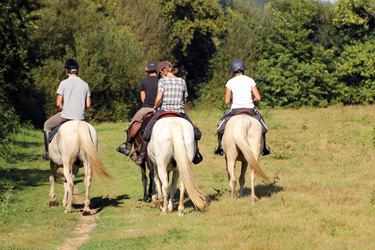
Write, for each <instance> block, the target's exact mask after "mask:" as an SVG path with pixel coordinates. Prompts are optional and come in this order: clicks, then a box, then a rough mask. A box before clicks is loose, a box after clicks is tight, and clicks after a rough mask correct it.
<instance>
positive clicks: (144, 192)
mask: <svg viewBox="0 0 375 250" xmlns="http://www.w3.org/2000/svg"><path fill="white" fill-rule="evenodd" d="M141 173H142V184H143V202H147V174H146V165H145V163H142V165H141Z"/></svg>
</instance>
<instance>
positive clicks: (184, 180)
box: [147, 117, 209, 215]
mask: <svg viewBox="0 0 375 250" xmlns="http://www.w3.org/2000/svg"><path fill="white" fill-rule="evenodd" d="M147 151H148V155H149V157H150V159H151V161H152V162H153V164H154V170H155V184H156V186H157V189H158V200H159V202H161V201H163V203H162V206H161V207H162V214H163V215H165V214H167V213H168V211H169V212H171V211H172V210H173V199H174V194H175V191H176V185H177V180H178V178H180V200H179V206H178V212H179V215H183V214H184V194H185V191H186V192H187V193H188V195H189V198H190V199H191V201H192V202H193V204H194V206H195V207H197V208H198V209H199V210H201V211H203V210H204V209H205V208H206V207H207V206H208V204H209V199H208V198H207V197H206V196H205V194H204V192H203V190H201V189H200V188H199V186H198V185H197V184H196V183H195V180H194V176H193V171H192V169H191V163H192V161H193V158H194V155H195V152H196V143H195V135H194V129H193V126H192V125H191V123H190V122H189V121H187V120H186V119H183V118H181V117H167V118H163V119H161V120H159V121H158V122H157V123H156V124H155V126H154V129H153V133H152V136H151V140H150V143H149V144H148V148H147ZM170 171H171V172H173V177H172V183H171V185H169V172H170ZM155 205H156V204H155Z"/></svg>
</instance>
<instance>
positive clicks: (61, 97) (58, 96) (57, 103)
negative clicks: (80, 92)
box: [56, 95, 63, 110]
mask: <svg viewBox="0 0 375 250" xmlns="http://www.w3.org/2000/svg"><path fill="white" fill-rule="evenodd" d="M62 99H63V96H62V95H57V98H56V106H57V107H58V108H59V109H60V110H63V105H62Z"/></svg>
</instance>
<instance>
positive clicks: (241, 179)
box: [239, 161, 247, 198]
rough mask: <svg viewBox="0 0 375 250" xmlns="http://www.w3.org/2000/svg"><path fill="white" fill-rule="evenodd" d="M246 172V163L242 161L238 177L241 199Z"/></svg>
mask: <svg viewBox="0 0 375 250" xmlns="http://www.w3.org/2000/svg"><path fill="white" fill-rule="evenodd" d="M246 170H247V162H246V161H242V167H241V175H240V178H239V182H240V197H241V198H242V197H243V187H244V185H245V178H246V177H245V176H246Z"/></svg>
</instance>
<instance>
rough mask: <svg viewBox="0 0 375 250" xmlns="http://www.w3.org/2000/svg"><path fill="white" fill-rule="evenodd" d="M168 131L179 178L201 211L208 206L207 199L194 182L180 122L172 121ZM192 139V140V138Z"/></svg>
mask: <svg viewBox="0 0 375 250" xmlns="http://www.w3.org/2000/svg"><path fill="white" fill-rule="evenodd" d="M189 125H190V124H189ZM169 131H170V134H171V139H172V143H173V149H174V155H175V158H176V162H177V169H178V171H179V174H180V179H181V181H182V183H183V185H184V187H185V189H186V191H187V193H188V194H189V197H190V199H191V200H192V202H193V203H194V205H195V206H196V207H198V209H200V210H201V211H202V210H204V209H205V207H207V206H208V200H207V198H206V196H205V195H204V193H203V191H202V190H201V189H200V188H199V187H198V186H197V185H196V184H195V181H194V178H193V172H192V170H191V167H190V165H191V161H190V160H189V157H188V154H187V147H186V144H185V142H184V137H183V127H182V124H181V123H178V122H172V123H171V124H170V128H169ZM192 141H194V139H193V140H192ZM180 200H181V199H180Z"/></svg>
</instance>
